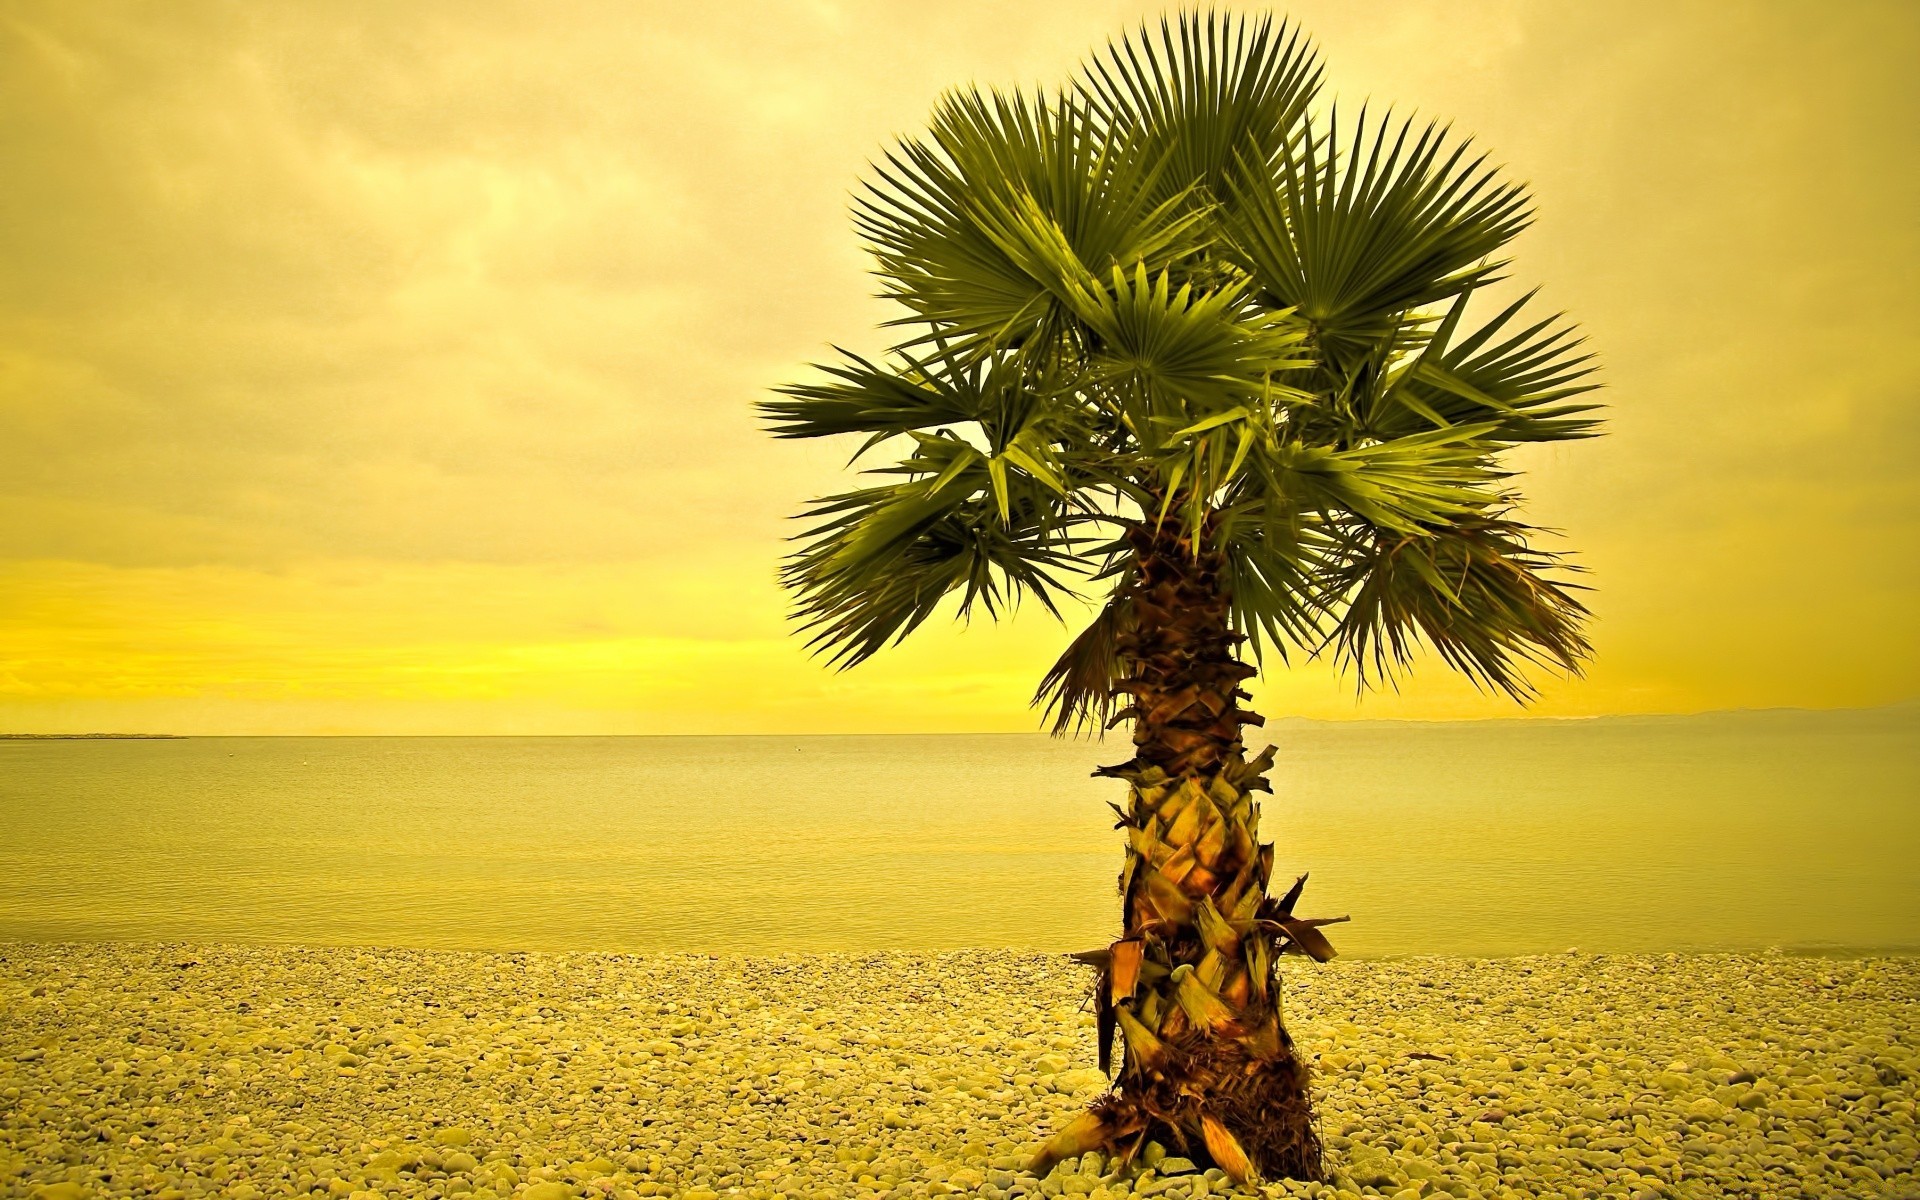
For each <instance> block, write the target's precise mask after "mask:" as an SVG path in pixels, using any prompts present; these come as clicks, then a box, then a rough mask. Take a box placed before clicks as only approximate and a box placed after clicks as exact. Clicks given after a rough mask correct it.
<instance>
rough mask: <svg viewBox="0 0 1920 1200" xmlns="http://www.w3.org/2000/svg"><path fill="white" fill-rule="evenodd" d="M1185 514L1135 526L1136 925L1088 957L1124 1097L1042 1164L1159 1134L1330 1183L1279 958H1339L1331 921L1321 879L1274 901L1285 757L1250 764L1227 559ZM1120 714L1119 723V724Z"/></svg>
mask: <svg viewBox="0 0 1920 1200" xmlns="http://www.w3.org/2000/svg"><path fill="white" fill-rule="evenodd" d="M1201 532H1202V536H1201V542H1202V544H1201V545H1200V546H1199V547H1198V548H1197V549H1196V547H1195V545H1194V544H1193V541H1192V540H1191V539H1190V537H1189V536H1188V535H1187V534H1186V532H1185V531H1183V530H1182V529H1179V528H1177V527H1175V526H1174V525H1173V523H1171V522H1169V523H1168V524H1166V525H1163V526H1161V527H1160V528H1158V529H1154V528H1150V527H1144V526H1143V527H1142V528H1141V529H1139V530H1138V531H1136V533H1135V534H1134V537H1133V550H1134V558H1135V563H1136V571H1135V574H1134V577H1133V579H1132V581H1131V586H1130V588H1129V590H1128V593H1127V595H1128V605H1127V620H1126V622H1125V624H1124V625H1123V628H1122V632H1121V633H1120V635H1119V637H1118V639H1117V642H1116V645H1117V647H1118V649H1119V651H1120V658H1121V661H1122V663H1123V664H1124V665H1125V669H1126V671H1127V675H1126V677H1125V678H1123V679H1121V680H1120V681H1119V682H1118V683H1117V684H1116V685H1115V688H1116V692H1124V693H1127V694H1128V695H1130V696H1131V698H1132V704H1131V705H1130V707H1129V708H1128V709H1126V710H1124V711H1123V712H1122V714H1121V718H1124V717H1126V716H1131V717H1132V720H1133V724H1134V736H1133V740H1134V746H1135V753H1134V757H1133V758H1132V759H1131V760H1129V761H1128V762H1125V763H1121V764H1119V765H1117V766H1113V767H1104V768H1102V769H1101V770H1100V771H1099V772H1096V773H1097V774H1102V775H1108V776H1113V777H1117V778H1120V779H1124V780H1126V781H1127V783H1128V786H1129V798H1128V804H1127V807H1126V810H1125V811H1124V812H1122V813H1121V821H1120V824H1119V828H1122V829H1124V830H1125V831H1126V834H1127V850H1126V862H1125V866H1124V868H1123V869H1122V871H1121V874H1120V893H1121V897H1122V900H1121V903H1122V912H1123V921H1124V926H1123V928H1124V930H1125V932H1124V934H1123V936H1122V937H1121V938H1120V940H1118V941H1116V942H1115V943H1113V945H1112V946H1110V947H1108V948H1107V949H1105V950H1099V951H1091V952H1089V953H1087V954H1084V955H1079V956H1077V957H1079V958H1081V959H1082V960H1083V961H1086V962H1089V963H1091V964H1093V965H1095V966H1097V967H1099V968H1100V977H1099V979H1098V981H1097V983H1096V984H1095V989H1096V992H1095V1005H1096V1009H1097V1011H1098V1013H1099V1018H1100V1020H1099V1025H1100V1056H1101V1067H1102V1068H1103V1069H1106V1068H1107V1067H1108V1063H1109V1054H1110V1051H1109V1047H1110V1045H1111V1043H1112V1039H1113V1036H1114V1034H1115V1033H1118V1035H1119V1039H1120V1042H1121V1046H1122V1052H1121V1059H1120V1069H1119V1076H1118V1078H1117V1080H1116V1081H1115V1085H1114V1088H1113V1090H1112V1091H1110V1092H1109V1093H1108V1094H1107V1095H1105V1096H1103V1097H1102V1098H1101V1099H1100V1100H1099V1101H1097V1102H1096V1103H1095V1105H1094V1106H1093V1108H1092V1109H1091V1110H1090V1111H1088V1112H1087V1113H1084V1114H1082V1115H1081V1116H1080V1117H1079V1118H1077V1119H1076V1120H1075V1121H1074V1122H1072V1123H1071V1124H1069V1125H1068V1126H1067V1127H1066V1128H1064V1129H1062V1130H1061V1131H1060V1132H1059V1133H1057V1134H1056V1135H1055V1136H1054V1137H1053V1139H1052V1140H1051V1141H1049V1142H1048V1143H1047V1145H1046V1146H1045V1147H1044V1148H1043V1149H1042V1150H1041V1152H1040V1153H1039V1155H1038V1156H1036V1158H1035V1159H1034V1162H1033V1164H1032V1166H1033V1169H1034V1170H1035V1171H1036V1172H1037V1173H1040V1174H1044V1173H1046V1171H1047V1170H1048V1169H1049V1168H1050V1167H1051V1166H1052V1165H1053V1164H1054V1163H1055V1162H1058V1161H1059V1160H1061V1159H1063V1158H1068V1157H1072V1156H1074V1155H1078V1154H1082V1153H1085V1152H1086V1151H1088V1150H1092V1149H1102V1150H1104V1151H1106V1152H1107V1153H1109V1154H1111V1155H1113V1156H1115V1157H1116V1158H1118V1159H1120V1160H1121V1161H1130V1160H1131V1159H1132V1158H1133V1157H1134V1156H1136V1155H1137V1154H1138V1153H1139V1152H1140V1150H1141V1149H1142V1147H1143V1146H1145V1144H1146V1143H1147V1142H1148V1141H1150V1140H1152V1141H1158V1142H1160V1143H1161V1144H1163V1145H1166V1146H1169V1147H1172V1148H1175V1149H1177V1150H1178V1151H1180V1152H1181V1153H1183V1154H1184V1155H1186V1156H1188V1157H1191V1158H1194V1159H1196V1160H1198V1161H1200V1162H1203V1163H1204V1162H1208V1161H1211V1162H1212V1163H1214V1164H1216V1165H1218V1166H1219V1167H1220V1168H1221V1169H1223V1170H1224V1171H1226V1172H1227V1173H1228V1174H1229V1175H1231V1176H1233V1177H1234V1178H1235V1179H1236V1180H1239V1181H1241V1182H1247V1181H1249V1180H1252V1179H1256V1178H1262V1177H1264V1178H1295V1179H1319V1178H1320V1177H1321V1149H1320V1141H1319V1138H1318V1136H1317V1135H1316V1133H1315V1131H1314V1126H1313V1114H1312V1108H1311V1103H1310V1096H1309V1080H1308V1070H1307V1065H1306V1063H1305V1062H1304V1061H1302V1059H1301V1058H1300V1057H1299V1055H1298V1054H1296V1052H1295V1050H1294V1046H1293V1041H1292V1039H1291V1038H1290V1037H1289V1036H1288V1035H1287V1031H1286V1027H1285V1025H1284V1024H1283V1023H1282V1021H1281V1008H1280V993H1279V990H1278V977H1277V975H1276V973H1275V969H1274V963H1275V959H1276V957H1277V956H1278V955H1279V954H1280V953H1283V952H1286V951H1295V952H1299V953H1305V954H1309V955H1311V956H1313V957H1314V958H1317V959H1322V960H1324V959H1325V958H1330V957H1332V954H1333V951H1332V948H1331V947H1330V946H1329V945H1328V944H1327V941H1326V938H1325V937H1324V936H1323V935H1322V934H1321V933H1320V932H1319V929H1318V928H1317V926H1318V925H1320V924H1324V923H1325V922H1320V921H1305V920H1301V919H1300V918H1297V917H1295V916H1294V915H1293V905H1294V902H1295V900H1296V899H1297V898H1298V897H1299V893H1300V888H1301V885H1302V884H1303V883H1304V882H1305V877H1304V876H1302V877H1301V880H1300V881H1298V882H1296V883H1295V884H1294V886H1293V887H1292V889H1291V890H1290V891H1289V892H1288V893H1287V894H1286V895H1285V896H1282V897H1272V896H1269V895H1268V890H1267V889H1268V884H1269V882H1270V881H1271V877H1272V873H1273V856H1274V851H1273V846H1272V845H1271V844H1270V843H1267V844H1263V843H1262V842H1261V841H1260V839H1259V821H1260V808H1259V805H1258V804H1256V803H1255V802H1254V798H1253V794H1254V792H1256V791H1268V790H1270V789H1269V788H1268V787H1267V783H1266V778H1265V772H1266V770H1267V769H1268V768H1269V767H1270V766H1271V765H1272V761H1273V759H1272V751H1271V750H1270V749H1269V750H1265V751H1262V752H1261V753H1260V754H1259V755H1258V756H1256V757H1255V758H1253V759H1252V760H1251V761H1249V760H1248V759H1247V758H1246V757H1245V756H1244V754H1243V745H1242V742H1241V737H1240V728H1241V726H1242V725H1245V724H1259V723H1260V720H1261V719H1260V717H1259V716H1258V714H1255V713H1251V712H1248V711H1245V710H1242V709H1241V708H1240V707H1239V702H1240V701H1241V700H1243V699H1246V698H1247V693H1246V692H1245V691H1243V690H1241V688H1240V684H1241V682H1242V681H1243V680H1244V679H1246V678H1247V677H1248V676H1250V675H1252V674H1254V673H1255V672H1254V669H1253V668H1251V667H1249V666H1247V665H1245V664H1244V663H1242V662H1240V661H1239V659H1238V658H1237V657H1236V656H1235V649H1236V647H1237V646H1238V645H1239V643H1240V642H1241V641H1242V640H1243V639H1242V637H1241V636H1240V635H1238V634H1235V633H1234V632H1232V630H1231V629H1230V627H1229V624H1228V595H1227V591H1226V580H1225V577H1224V574H1223V568H1224V563H1223V561H1222V559H1221V556H1220V555H1219V553H1218V552H1217V551H1214V550H1210V549H1208V548H1207V547H1206V545H1205V541H1206V538H1205V530H1202V531H1201ZM1117 719H1118V718H1117Z"/></svg>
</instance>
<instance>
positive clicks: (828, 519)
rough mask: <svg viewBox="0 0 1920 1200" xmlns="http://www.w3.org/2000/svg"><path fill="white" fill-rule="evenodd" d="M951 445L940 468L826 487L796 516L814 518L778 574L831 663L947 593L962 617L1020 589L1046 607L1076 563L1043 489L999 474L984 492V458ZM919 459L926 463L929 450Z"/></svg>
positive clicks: (903, 629) (995, 607)
mask: <svg viewBox="0 0 1920 1200" xmlns="http://www.w3.org/2000/svg"><path fill="white" fill-rule="evenodd" d="M952 446H953V447H954V448H953V449H952V451H951V455H950V460H949V463H948V470H946V471H943V472H942V473H941V474H939V475H935V476H933V477H932V478H931V479H927V478H914V479H910V480H907V481H903V482H899V483H893V484H885V485H881V486H877V487H870V488H862V489H860V490H858V491H853V492H846V493H842V494H840V495H836V496H828V497H826V498H824V499H822V500H821V501H819V502H817V503H816V504H815V505H814V506H813V507H811V508H809V509H808V510H807V511H806V512H804V513H802V514H801V516H802V519H805V520H813V521H816V522H818V523H817V524H815V525H814V526H813V527H811V528H809V529H807V530H806V531H805V532H804V533H802V534H801V535H800V539H801V540H802V541H803V542H804V543H805V545H803V546H802V548H801V549H800V550H799V551H798V552H796V553H795V554H793V555H792V556H791V557H789V558H788V559H787V561H786V564H785V565H784V566H783V567H782V569H781V581H782V582H783V583H784V584H785V585H786V586H787V587H788V588H789V589H791V590H792V591H793V592H794V593H795V595H796V597H797V601H796V605H795V614H796V615H797V616H798V617H799V618H800V620H801V623H802V625H803V627H804V628H806V629H807V630H808V632H809V633H810V634H811V637H810V639H809V641H808V645H809V646H810V647H812V648H814V649H816V650H818V651H819V652H821V653H823V654H825V655H826V656H827V657H828V659H829V661H831V662H833V663H834V664H836V665H837V666H840V667H849V666H853V665H854V664H856V663H859V662H862V661H864V660H866V659H867V658H870V657H872V656H873V655H874V654H875V653H876V652H878V651H879V650H881V649H882V648H884V647H885V646H887V645H888V644H890V643H895V642H898V641H899V640H900V639H901V638H904V637H905V636H906V635H907V634H909V633H911V632H913V630H915V629H916V628H918V627H919V626H920V624H921V623H922V622H924V621H925V620H926V619H927V618H928V617H929V616H931V615H933V613H934V612H935V611H936V610H937V609H938V608H939V606H940V603H941V601H943V600H944V599H945V598H946V597H947V596H948V595H949V594H951V593H954V592H959V593H960V605H959V610H960V613H961V615H963V616H964V615H966V614H968V613H969V612H971V611H972V609H973V607H974V606H975V605H976V604H978V605H980V606H981V607H983V608H984V609H985V610H986V612H987V613H988V615H989V616H998V615H999V613H1000V612H1001V610H1002V609H1003V607H1006V606H1009V605H1011V604H1013V603H1016V602H1017V601H1018V600H1019V599H1020V598H1021V597H1022V596H1023V595H1028V594H1031V595H1032V596H1033V597H1034V598H1036V599H1038V600H1039V601H1040V602H1041V603H1042V604H1043V605H1045V606H1046V607H1047V609H1048V610H1049V611H1052V612H1054V613H1055V614H1056V615H1057V614H1058V608H1057V605H1056V601H1055V597H1056V595H1059V594H1066V593H1068V589H1067V588H1066V587H1065V585H1063V584H1062V582H1061V581H1060V575H1061V574H1062V573H1063V572H1064V573H1074V572H1078V571H1081V570H1083V568H1082V566H1081V564H1080V561H1079V560H1078V558H1077V557H1076V556H1075V554H1074V553H1073V550H1074V545H1073V538H1072V537H1071V533H1070V531H1071V527H1072V521H1071V519H1070V518H1069V517H1067V516H1066V515H1065V514H1064V513H1063V511H1062V509H1061V506H1060V505H1059V504H1058V502H1057V499H1056V498H1055V497H1054V496H1053V494H1052V493H1051V492H1049V491H1048V490H1047V489H1046V488H1044V487H1043V486H1041V485H1040V484H1038V483H1036V482H1035V481H1033V480H1032V479H1030V478H1025V477H1022V476H1020V475H1017V474H1016V475H1014V476H1013V477H1012V478H1011V479H1009V478H1008V477H1007V476H1006V475H1005V474H1002V475H1001V477H1000V486H1001V489H1003V490H1001V492H1000V494H999V495H996V494H995V491H996V489H995V487H994V486H993V484H992V483H991V482H990V481H989V478H988V476H989V472H988V466H987V464H988V459H987V458H986V457H985V456H983V455H981V454H980V453H979V452H978V451H976V450H974V449H973V448H972V447H969V446H966V445H965V443H962V442H959V441H957V439H956V440H954V441H953V442H952ZM925 450H926V448H925V447H923V451H925ZM919 457H921V458H923V459H924V460H927V461H926V462H924V463H923V465H931V460H932V459H933V458H934V455H932V454H923V455H922V456H919ZM1003 503H1004V505H1005V507H1004V509H1003V507H1002V504H1003Z"/></svg>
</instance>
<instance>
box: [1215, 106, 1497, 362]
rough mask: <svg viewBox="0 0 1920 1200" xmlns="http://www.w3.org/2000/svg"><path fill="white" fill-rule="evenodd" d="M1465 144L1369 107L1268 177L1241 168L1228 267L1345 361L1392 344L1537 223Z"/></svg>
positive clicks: (1480, 276)
mask: <svg viewBox="0 0 1920 1200" xmlns="http://www.w3.org/2000/svg"><path fill="white" fill-rule="evenodd" d="M1470 150H1471V143H1469V142H1460V143H1458V144H1455V145H1452V146H1449V145H1448V139H1447V136H1446V131H1445V130H1444V129H1442V128H1441V127H1440V126H1439V125H1437V124H1428V125H1427V126H1426V127H1425V128H1424V129H1421V130H1419V131H1418V132H1416V131H1415V129H1414V125H1413V122H1412V121H1411V120H1405V121H1401V122H1400V123H1399V124H1398V125H1394V124H1393V123H1392V121H1391V118H1390V117H1384V116H1383V117H1382V118H1380V119H1379V120H1378V121H1375V122H1372V123H1371V124H1370V123H1369V122H1368V119H1367V115H1366V112H1365V111H1364V110H1363V111H1362V112H1361V114H1360V116H1359V119H1358V120H1357V121H1355V122H1354V125H1353V128H1352V129H1351V131H1350V132H1349V133H1348V135H1347V138H1346V141H1345V143H1344V144H1343V143H1342V140H1341V136H1340V127H1339V119H1338V116H1337V115H1336V116H1335V118H1334V119H1333V120H1332V121H1331V122H1329V125H1328V128H1327V129H1326V131H1324V132H1323V133H1320V134H1318V135H1317V136H1314V137H1312V138H1309V139H1307V140H1306V141H1305V142H1304V143H1303V144H1302V146H1301V150H1300V152H1299V153H1298V154H1296V155H1289V156H1285V157H1283V158H1282V159H1281V161H1280V162H1279V164H1278V166H1277V167H1275V168H1272V169H1268V168H1266V167H1265V166H1263V165H1262V164H1260V163H1258V162H1254V161H1249V162H1248V163H1247V164H1246V170H1245V171H1244V172H1243V173H1242V175H1241V178H1240V180H1239V185H1238V186H1239V188H1240V190H1239V191H1238V192H1237V193H1236V196H1235V203H1234V205H1233V208H1232V212H1231V213H1230V215H1229V217H1228V219H1227V220H1228V229H1229V235H1230V238H1231V242H1232V245H1233V247H1234V256H1235V258H1236V259H1237V260H1238V261H1239V263H1240V265H1241V266H1242V267H1243V268H1244V269H1245V270H1246V271H1247V272H1248V274H1250V275H1251V276H1252V277H1253V279H1254V281H1255V283H1256V284H1257V285H1258V286H1259V287H1260V288H1261V289H1262V290H1263V291H1264V292H1265V293H1266V295H1267V296H1268V297H1270V300H1271V303H1273V304H1274V305H1275V306H1276V307H1290V308H1295V309H1297V310H1298V311H1299V313H1300V315H1301V316H1302V317H1303V318H1305V319H1306V320H1307V321H1308V322H1310V323H1311V324H1312V326H1313V328H1314V330H1315V332H1316V345H1317V346H1318V347H1319V349H1320V350H1321V352H1322V354H1323V355H1325V356H1326V357H1328V358H1329V359H1331V360H1333V361H1334V363H1336V364H1337V363H1339V362H1342V361H1344V360H1346V359H1347V358H1349V357H1352V356H1354V355H1364V354H1365V353H1366V352H1367V351H1368V350H1369V349H1370V348H1372V347H1373V346H1374V345H1376V344H1377V343H1378V342H1379V341H1380V339H1381V338H1383V337H1388V336H1391V335H1392V334H1393V332H1394V331H1395V329H1396V327H1397V326H1399V324H1400V323H1401V322H1402V320H1403V319H1404V317H1405V315H1406V314H1408V313H1409V312H1411V311H1413V310H1416V309H1419V308H1422V307H1424V306H1427V305H1432V304H1436V303H1439V302H1441V301H1444V300H1447V299H1450V298H1452V297H1454V296H1457V295H1459V294H1460V293H1461V292H1462V291H1464V290H1466V289H1467V288H1469V287H1471V286H1473V285H1474V284H1476V283H1478V282H1481V281H1484V280H1486V279H1487V278H1489V277H1490V275H1491V273H1492V272H1493V271H1495V270H1497V269H1498V268H1499V266H1500V265H1501V264H1500V263H1497V262H1491V261H1489V256H1490V255H1492V254H1493V253H1495V252H1496V251H1498V250H1499V249H1500V248H1501V247H1503V246H1505V245H1506V244H1507V243H1508V242H1509V241H1511V240H1512V239H1513V238H1514V236H1515V235H1517V234H1518V233H1519V232H1520V231H1521V230H1522V229H1525V228H1526V226H1527V224H1528V222H1529V220H1530V219H1531V214H1530V210H1529V207H1528V201H1527V197H1526V192H1525V190H1524V189H1522V188H1521V187H1520V186H1519V185H1517V184H1510V183H1502V182H1500V181H1499V180H1498V178H1497V177H1496V176H1495V174H1494V172H1493V169H1492V168H1491V167H1489V166H1488V165H1487V161H1486V156H1485V155H1470Z"/></svg>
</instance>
